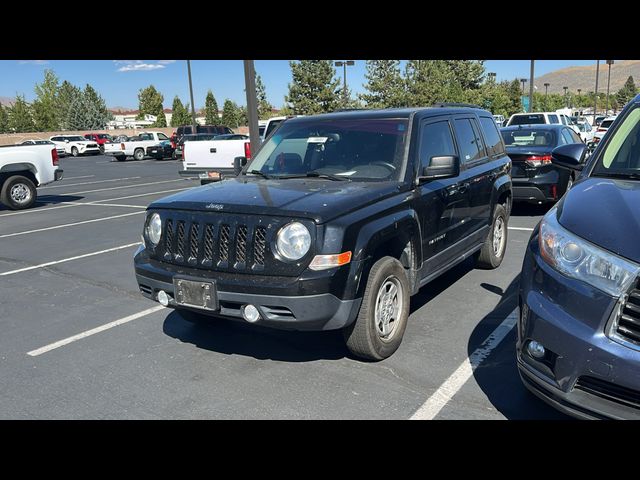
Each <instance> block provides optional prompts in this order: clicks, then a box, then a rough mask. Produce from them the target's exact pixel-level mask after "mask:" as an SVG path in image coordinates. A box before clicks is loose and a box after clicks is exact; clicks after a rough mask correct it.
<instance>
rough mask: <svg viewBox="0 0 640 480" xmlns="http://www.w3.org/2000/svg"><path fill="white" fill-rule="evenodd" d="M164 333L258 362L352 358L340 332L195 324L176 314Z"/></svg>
mask: <svg viewBox="0 0 640 480" xmlns="http://www.w3.org/2000/svg"><path fill="white" fill-rule="evenodd" d="M163 331H164V333H165V334H167V335H169V336H170V337H173V338H176V339H178V340H180V341H181V342H185V343H191V344H193V345H195V346H196V347H198V348H202V349H205V350H210V351H213V352H218V353H224V354H227V355H243V356H246V357H252V358H255V359H258V360H267V359H268V360H277V361H282V362H311V361H316V360H338V359H341V358H345V357H348V356H349V352H348V350H347V348H346V347H345V345H344V341H343V340H342V333H341V332H340V331H339V330H338V331H328V332H291V331H285V330H276V329H272V328H267V327H260V326H257V325H248V324H245V323H243V322H239V321H233V320H223V319H217V318H211V319H206V320H205V321H204V322H203V323H198V324H193V323H190V322H188V321H186V320H184V319H183V318H182V317H181V316H180V314H179V313H178V312H177V311H175V310H174V311H173V312H171V314H169V316H167V318H166V319H165V321H164V324H163Z"/></svg>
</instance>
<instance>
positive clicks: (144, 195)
mask: <svg viewBox="0 0 640 480" xmlns="http://www.w3.org/2000/svg"><path fill="white" fill-rule="evenodd" d="M189 188H191V187H185V188H173V189H171V190H162V191H160V192H149V193H138V194H136V195H127V196H126V197H115V198H105V199H103V200H94V201H93V202H60V203H64V205H61V206H58V207H45V208H36V209H31V210H24V211H21V212H13V213H5V214H4V215H0V218H3V217H12V216H14V215H25V214H27V213H38V212H46V211H49V210H57V209H59V208H69V207H74V206H82V205H96V206H100V205H102V204H101V203H99V202H112V201H116V200H125V199H127V198H138V197H147V196H150V195H160V194H162V193H171V192H180V191H182V190H188V189H189ZM106 206H108V205H106Z"/></svg>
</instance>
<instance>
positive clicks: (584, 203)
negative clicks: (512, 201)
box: [517, 96, 640, 420]
mask: <svg viewBox="0 0 640 480" xmlns="http://www.w3.org/2000/svg"><path fill="white" fill-rule="evenodd" d="M586 149H587V146H586V145H584V144H575V145H563V146H561V147H557V148H556V149H555V150H554V151H553V153H552V161H553V163H554V165H556V166H558V167H560V168H564V169H566V170H567V171H570V172H573V173H580V172H581V175H580V176H579V177H578V179H577V180H576V182H575V183H574V184H573V186H572V187H571V190H569V191H568V192H567V194H566V195H565V196H564V197H563V198H562V199H561V200H560V201H559V202H558V204H557V205H556V206H555V207H554V208H553V209H552V210H550V211H549V212H548V213H547V214H546V215H545V216H544V218H543V219H542V221H541V222H540V224H539V225H538V226H537V227H536V229H535V230H534V232H533V234H532V236H531V239H530V241H529V244H528V248H527V251H526V254H525V259H524V264H523V266H522V275H521V281H520V292H519V294H520V295H519V297H520V319H519V321H518V343H517V360H518V368H519V370H520V376H521V377H522V380H523V382H524V384H525V385H526V386H527V388H528V389H529V390H531V391H532V392H533V393H534V394H536V395H537V396H538V397H540V398H542V399H543V400H545V401H546V402H548V403H550V404H552V405H553V406H555V407H556V408H558V409H560V410H562V411H564V412H566V413H569V414H571V415H574V416H576V417H580V418H618V419H636V420H640V96H638V97H636V98H635V99H634V100H633V101H632V102H630V103H629V104H628V106H627V107H625V109H624V110H623V112H622V113H621V114H620V116H619V117H618V118H617V120H616V121H615V122H614V123H613V125H612V127H611V128H610V129H609V131H608V132H607V135H606V136H605V137H604V139H603V140H602V141H601V142H600V144H599V146H598V147H597V149H596V150H595V152H594V153H593V155H592V156H591V157H590V158H589V160H588V162H587V163H586V165H585V164H584V159H585V153H586V152H585V151H586Z"/></svg>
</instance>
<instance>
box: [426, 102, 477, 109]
mask: <svg viewBox="0 0 640 480" xmlns="http://www.w3.org/2000/svg"><path fill="white" fill-rule="evenodd" d="M431 106H432V107H440V108H445V107H467V108H482V107H480V106H479V105H473V104H472V103H456V102H438V103H434V104H433V105H431Z"/></svg>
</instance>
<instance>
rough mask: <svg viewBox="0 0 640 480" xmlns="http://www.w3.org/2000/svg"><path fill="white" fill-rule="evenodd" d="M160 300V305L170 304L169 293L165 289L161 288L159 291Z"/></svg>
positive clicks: (166, 305)
mask: <svg viewBox="0 0 640 480" xmlns="http://www.w3.org/2000/svg"><path fill="white" fill-rule="evenodd" d="M158 302H160V305H162V306H163V307H168V306H169V295H167V292H165V291H164V290H160V291H159V292H158Z"/></svg>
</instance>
